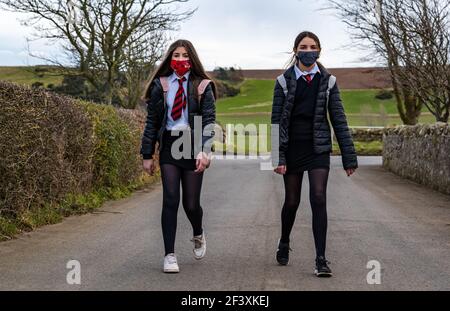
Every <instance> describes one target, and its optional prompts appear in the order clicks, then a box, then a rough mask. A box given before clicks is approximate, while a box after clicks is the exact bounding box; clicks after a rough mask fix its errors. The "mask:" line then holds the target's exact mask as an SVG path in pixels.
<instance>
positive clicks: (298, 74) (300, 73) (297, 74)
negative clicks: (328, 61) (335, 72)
mask: <svg viewBox="0 0 450 311" xmlns="http://www.w3.org/2000/svg"><path fill="white" fill-rule="evenodd" d="M294 71H295V78H296V79H297V80H298V78H300V77H301V76H306V75H308V74H312V75H315V74H316V73H320V69H319V65H317V62H316V63H315V64H314V67H313V68H312V69H311V70H310V71H303V70H300V68H298V66H297V64H295V65H294Z"/></svg>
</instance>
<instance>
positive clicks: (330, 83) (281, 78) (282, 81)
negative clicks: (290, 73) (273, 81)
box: [277, 74, 336, 106]
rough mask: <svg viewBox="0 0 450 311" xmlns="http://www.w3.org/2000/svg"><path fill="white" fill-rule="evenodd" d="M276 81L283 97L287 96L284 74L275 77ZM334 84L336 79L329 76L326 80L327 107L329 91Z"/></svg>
mask: <svg viewBox="0 0 450 311" xmlns="http://www.w3.org/2000/svg"><path fill="white" fill-rule="evenodd" d="M277 81H278V83H279V84H280V86H281V88H282V89H283V92H284V96H287V94H288V88H287V83H286V78H285V77H284V74H281V75H279V76H278V77H277ZM335 84H336V77H335V76H333V75H331V76H330V79H329V80H328V89H327V106H328V101H329V99H330V91H331V89H332V88H333V87H334V85H335Z"/></svg>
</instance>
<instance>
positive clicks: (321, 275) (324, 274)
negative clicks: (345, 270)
mask: <svg viewBox="0 0 450 311" xmlns="http://www.w3.org/2000/svg"><path fill="white" fill-rule="evenodd" d="M314 274H315V275H316V276H317V277H318V278H330V277H332V276H333V273H331V272H317V270H315V271H314Z"/></svg>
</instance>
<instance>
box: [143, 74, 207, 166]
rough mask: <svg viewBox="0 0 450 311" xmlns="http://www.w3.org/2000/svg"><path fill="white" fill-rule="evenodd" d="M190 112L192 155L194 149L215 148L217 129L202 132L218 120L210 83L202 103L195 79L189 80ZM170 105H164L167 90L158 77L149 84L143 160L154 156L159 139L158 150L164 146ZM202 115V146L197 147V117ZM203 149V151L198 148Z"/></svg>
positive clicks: (205, 149)
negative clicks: (195, 88) (163, 138)
mask: <svg viewBox="0 0 450 311" xmlns="http://www.w3.org/2000/svg"><path fill="white" fill-rule="evenodd" d="M187 107H188V108H187V109H188V112H189V126H190V128H191V138H192V139H191V143H192V144H191V150H192V152H191V155H192V156H194V157H195V156H196V155H195V154H194V150H198V151H201V150H204V151H209V150H211V149H212V151H214V150H213V148H212V147H213V145H212V142H213V139H212V138H213V137H214V131H213V130H212V131H206V132H207V133H203V129H204V128H205V127H206V126H207V125H209V124H215V121H216V106H215V98H214V92H213V89H212V86H211V83H210V84H209V85H208V86H207V87H206V89H205V92H204V93H203V95H202V97H201V100H200V103H199V102H198V98H197V96H196V92H195V91H194V87H193V83H192V80H191V79H189V80H188V105H187ZM167 110H168V107H167V105H165V104H164V93H163V89H162V85H161V81H160V80H159V79H155V80H153V82H152V84H151V85H150V99H149V100H148V101H147V113H148V114H147V121H146V124H145V129H144V134H143V136H142V145H141V152H140V153H141V154H142V156H143V158H144V159H151V158H152V156H153V154H154V153H155V144H156V142H157V141H158V143H159V148H158V149H159V150H160V149H161V147H162V133H163V132H164V129H165V128H166V125H167ZM195 116H201V117H202V139H201V146H197V149H195V148H194V145H193V142H194V117H195ZM200 148H202V149H201V150H199V149H200Z"/></svg>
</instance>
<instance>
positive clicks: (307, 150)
mask: <svg viewBox="0 0 450 311" xmlns="http://www.w3.org/2000/svg"><path fill="white" fill-rule="evenodd" d="M315 168H328V169H329V168H330V152H324V153H319V154H318V153H314V148H313V140H312V139H296V140H289V143H288V150H287V153H286V173H287V174H296V173H299V172H303V171H308V170H312V169H315Z"/></svg>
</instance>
